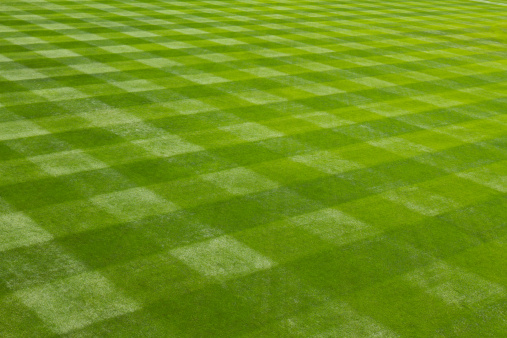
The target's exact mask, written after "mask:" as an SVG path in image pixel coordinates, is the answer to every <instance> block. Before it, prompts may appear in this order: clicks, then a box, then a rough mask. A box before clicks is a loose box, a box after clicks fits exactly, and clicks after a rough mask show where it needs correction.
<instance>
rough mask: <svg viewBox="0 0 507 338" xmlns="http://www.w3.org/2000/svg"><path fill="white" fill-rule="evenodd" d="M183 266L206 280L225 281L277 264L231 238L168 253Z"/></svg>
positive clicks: (225, 237) (214, 240)
mask: <svg viewBox="0 0 507 338" xmlns="http://www.w3.org/2000/svg"><path fill="white" fill-rule="evenodd" d="M171 254H172V255H173V256H174V257H176V258H178V259H179V260H181V261H182V262H183V263H185V264H186V265H188V266H189V267H191V268H192V269H194V270H196V271H198V272H199V273H201V274H203V275H204V276H207V277H212V278H215V279H217V280H219V281H224V280H227V279H231V278H237V277H240V276H244V275H248V274H251V273H253V272H256V271H259V270H265V269H269V268H271V267H273V266H275V265H276V263H275V262H273V261H271V260H270V259H268V258H267V257H264V256H263V255H261V254H260V253H258V252H256V251H255V250H253V249H251V248H249V247H248V246H246V245H244V244H242V243H240V242H238V241H237V240H235V239H234V238H232V237H230V236H222V237H218V238H214V239H212V240H209V241H205V242H200V243H196V244H192V245H189V246H185V247H180V248H177V249H174V250H171Z"/></svg>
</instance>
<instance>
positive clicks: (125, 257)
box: [55, 224, 163, 269]
mask: <svg viewBox="0 0 507 338" xmlns="http://www.w3.org/2000/svg"><path fill="white" fill-rule="evenodd" d="M55 243H56V244H58V245H60V246H62V247H63V248H65V249H66V250H67V251H68V252H70V253H72V254H73V256H74V257H76V259H78V260H79V261H80V262H82V263H84V264H86V265H87V266H89V267H93V268H94V269H97V268H101V267H106V266H108V265H113V264H119V263H123V262H127V261H130V260H133V259H136V258H140V257H143V256H147V255H152V254H155V253H157V252H160V251H161V250H162V249H163V247H162V246H161V245H160V244H158V243H157V242H155V241H153V240H151V239H150V238H149V237H148V236H147V234H146V233H145V232H144V231H143V229H142V228H140V227H139V226H135V225H133V224H122V225H117V226H110V227H107V228H103V229H96V230H90V231H87V232H83V233H78V234H72V235H69V236H66V237H62V238H58V239H57V240H56V241H55Z"/></svg>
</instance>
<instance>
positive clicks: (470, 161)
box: [417, 144, 505, 172]
mask: <svg viewBox="0 0 507 338" xmlns="http://www.w3.org/2000/svg"><path fill="white" fill-rule="evenodd" d="M417 159H418V160H421V161H424V162H426V163H431V164H432V165H435V166H438V167H440V168H445V170H446V171H448V172H457V171H463V170H466V169H469V168H475V167H480V166H483V165H487V164H491V163H494V162H497V161H501V160H503V159H505V153H504V152H503V151H501V150H497V149H491V148H489V149H488V148H486V147H481V146H480V145H476V144H464V145H462V146H458V147H454V148H451V149H446V150H443V151H440V152H437V153H431V154H425V155H421V156H419V157H418V158H417Z"/></svg>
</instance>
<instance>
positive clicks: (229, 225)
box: [188, 196, 285, 233]
mask: <svg viewBox="0 0 507 338" xmlns="http://www.w3.org/2000/svg"><path fill="white" fill-rule="evenodd" d="M188 210H189V212H190V213H192V214H193V215H195V217H196V218H197V219H198V220H199V221H201V222H202V223H203V224H205V225H207V226H209V227H211V228H216V229H219V230H221V231H223V232H224V233H231V232H236V231H241V230H244V229H248V228H252V227H255V226H257V225H261V224H266V223H270V222H274V221H277V220H279V219H282V218H284V217H285V216H284V215H282V214H280V213H276V212H273V211H272V210H269V208H266V207H264V206H263V205H262V204H260V203H259V201H256V200H253V199H251V198H249V197H245V196H240V197H236V198H233V199H229V200H226V201H223V202H216V203H212V204H206V205H202V206H198V207H195V208H191V209H188Z"/></svg>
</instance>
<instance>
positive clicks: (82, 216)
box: [27, 200, 120, 237]
mask: <svg viewBox="0 0 507 338" xmlns="http://www.w3.org/2000/svg"><path fill="white" fill-rule="evenodd" d="M27 214H28V215H29V216H30V217H31V218H32V220H34V221H35V222H36V223H37V224H38V225H39V226H40V227H42V228H43V229H44V230H46V231H48V232H50V233H52V234H54V235H55V236H58V237H60V236H67V235H71V234H73V233H79V232H82V231H88V230H91V229H96V228H102V227H106V226H109V225H112V224H116V223H119V222H120V221H119V220H118V219H117V218H115V217H114V216H113V215H111V214H108V213H107V212H105V211H104V210H102V209H99V208H98V207H97V206H95V205H93V204H91V203H90V202H88V201H86V200H77V201H71V202H66V203H65V202H64V203H61V204H54V205H48V206H45V207H42V208H37V209H34V210H29V211H28V212H27Z"/></svg>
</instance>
